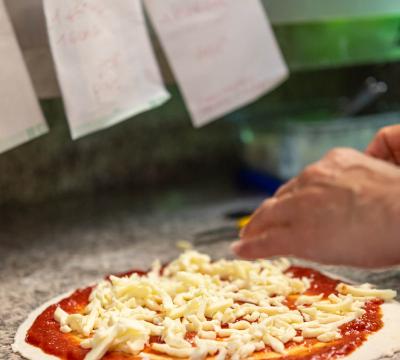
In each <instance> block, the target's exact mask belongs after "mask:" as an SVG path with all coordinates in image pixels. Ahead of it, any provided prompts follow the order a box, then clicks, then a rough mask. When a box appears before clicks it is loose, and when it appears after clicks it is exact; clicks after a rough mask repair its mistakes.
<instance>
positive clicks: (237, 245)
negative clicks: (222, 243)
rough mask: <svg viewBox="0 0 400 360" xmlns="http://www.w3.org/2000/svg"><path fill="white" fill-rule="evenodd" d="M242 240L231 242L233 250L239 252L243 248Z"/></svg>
mask: <svg viewBox="0 0 400 360" xmlns="http://www.w3.org/2000/svg"><path fill="white" fill-rule="evenodd" d="M241 244H242V242H241V241H235V242H234V243H232V244H231V250H232V251H233V252H234V253H235V254H238V252H239V251H240V248H241Z"/></svg>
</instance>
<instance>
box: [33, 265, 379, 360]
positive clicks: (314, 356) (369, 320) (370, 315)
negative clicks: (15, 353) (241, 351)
mask: <svg viewBox="0 0 400 360" xmlns="http://www.w3.org/2000/svg"><path fill="white" fill-rule="evenodd" d="M132 273H138V274H139V275H144V274H145V273H144V272H141V271H129V272H126V273H124V274H119V275H118V276H121V275H130V274H132ZM287 273H290V274H292V275H293V277H296V278H301V277H307V278H309V279H310V280H311V287H310V289H308V290H307V292H306V294H307V295H318V294H321V293H322V294H324V296H328V295H329V294H332V293H334V294H336V293H337V292H336V286H337V284H338V283H339V281H338V280H334V279H331V278H329V277H327V276H325V275H323V274H321V273H320V272H318V271H316V270H312V269H308V268H303V267H297V266H292V267H291V268H289V270H288V271H287ZM91 291H92V287H87V288H85V289H80V290H77V291H75V292H74V293H73V294H72V295H71V296H69V297H68V298H66V299H64V300H62V301H60V302H59V303H58V304H54V305H51V306H49V307H48V308H47V309H46V310H45V311H43V313H42V314H40V315H39V316H38V317H37V318H36V320H35V321H34V323H33V324H32V326H31V328H30V329H29V330H28V333H27V336H26V342H27V343H29V344H31V345H33V346H36V347H38V348H40V349H42V350H43V351H44V352H45V353H47V354H50V355H54V356H57V357H59V358H60V359H63V360H83V359H84V358H85V356H86V354H87V353H88V352H89V350H87V349H83V348H81V347H80V346H79V342H80V340H81V338H79V337H78V336H75V335H72V334H64V333H62V332H61V331H60V330H59V329H60V324H59V323H58V322H57V321H56V320H54V311H55V310H56V308H57V306H60V307H61V308H62V309H63V310H64V311H66V312H68V313H71V314H72V313H82V312H83V310H84V308H85V307H86V305H87V304H88V303H89V296H90V293H91ZM294 300H295V299H294V298H292V297H289V298H288V299H287V301H286V302H287V305H288V306H289V307H290V308H295V304H294ZM381 304H382V301H381V300H372V301H369V302H367V303H366V305H365V310H366V312H365V314H364V315H363V316H361V317H360V318H359V319H356V320H354V321H352V322H350V323H347V324H345V325H343V326H342V327H341V328H340V331H341V335H342V338H341V339H339V340H335V341H332V342H330V343H326V344H325V345H324V346H323V347H319V348H317V349H316V348H315V347H314V345H315V344H316V343H317V342H318V341H317V340H316V339H306V340H305V341H304V342H303V343H301V346H302V349H301V350H300V351H299V352H297V353H296V354H295V355H287V356H282V357H281V358H280V359H281V360H299V359H302V360H328V359H337V358H340V357H342V356H344V355H348V354H350V353H351V352H352V351H354V350H355V349H356V348H357V347H359V346H360V345H361V344H362V343H363V342H364V341H366V339H367V337H368V335H369V334H371V333H373V332H376V331H378V330H379V329H381V328H382V326H383V322H382V314H381V310H380V305H381ZM195 335H196V333H194V332H189V333H187V334H186V339H187V340H188V341H189V342H191V343H192V344H193V340H194V337H195ZM150 342H151V343H154V342H158V343H162V342H163V341H162V339H161V337H158V336H153V337H151V339H150ZM298 345H299V344H297V343H295V342H289V343H287V344H286V348H288V349H289V348H293V347H296V346H298ZM266 351H272V350H271V349H268V348H267V350H266ZM138 359H139V357H138V356H132V355H127V354H124V353H121V352H110V353H107V354H106V355H105V356H104V357H103V360H138Z"/></svg>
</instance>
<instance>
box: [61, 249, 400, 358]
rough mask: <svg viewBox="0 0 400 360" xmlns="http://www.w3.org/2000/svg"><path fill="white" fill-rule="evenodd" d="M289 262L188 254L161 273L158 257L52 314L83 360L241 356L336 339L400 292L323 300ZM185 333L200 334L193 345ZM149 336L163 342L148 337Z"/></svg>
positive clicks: (347, 290)
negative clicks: (144, 270) (289, 301)
mask: <svg viewBox="0 0 400 360" xmlns="http://www.w3.org/2000/svg"><path fill="white" fill-rule="evenodd" d="M289 266H290V264H289V262H288V261H287V260H286V259H280V260H277V261H267V260H258V261H255V262H250V261H239V260H234V261H227V260H220V261H217V262H211V260H210V258H209V257H208V256H207V255H204V254H200V253H198V252H195V251H187V252H185V253H184V254H182V255H181V256H180V257H179V258H178V259H177V260H175V261H173V262H172V263H170V264H169V265H168V266H167V267H166V268H165V269H164V270H163V272H162V275H160V273H161V266H160V263H159V262H156V263H155V264H153V267H152V270H151V271H150V272H149V273H148V274H147V275H145V276H138V275H137V274H132V275H130V276H125V277H116V276H111V277H110V279H109V280H104V281H102V282H100V283H99V284H98V285H97V286H96V287H95V288H94V289H93V291H92V293H91V295H90V299H89V300H90V303H89V304H88V305H87V307H86V309H85V312H84V314H68V313H66V312H65V311H63V310H62V309H61V308H60V307H58V308H57V310H56V311H55V314H54V317H55V319H56V320H57V321H58V322H59V323H60V330H61V331H62V332H65V333H68V332H75V333H77V334H80V335H82V336H84V337H85V339H84V340H82V342H81V344H80V345H81V347H83V348H86V349H91V350H90V351H89V352H88V354H87V355H86V357H85V360H99V359H101V358H102V357H103V356H104V355H105V354H106V352H108V351H122V352H124V353H127V354H132V355H140V356H141V357H142V358H143V359H148V358H149V355H148V354H147V353H146V351H148V350H149V349H151V350H152V351H156V352H159V353H163V354H166V355H169V356H173V357H178V358H190V359H192V360H202V359H204V358H206V357H207V356H208V355H215V356H216V360H224V359H225V358H230V359H232V360H239V359H244V358H247V357H249V356H251V355H252V354H253V353H254V352H256V351H260V350H263V349H265V347H266V346H269V347H270V348H272V349H273V351H275V352H276V353H282V354H283V353H285V344H286V343H288V342H289V341H294V342H297V343H301V342H303V341H304V339H305V338H317V339H318V340H319V341H321V342H329V341H332V340H335V339H338V338H340V336H341V335H340V331H339V327H340V326H341V325H343V324H345V323H347V322H349V321H352V320H354V319H356V318H358V317H360V316H361V315H362V314H363V313H364V312H365V310H364V309H363V306H364V305H365V303H366V301H368V300H370V299H371V298H381V299H384V300H390V299H393V298H394V297H395V296H396V293H395V291H392V290H377V289H373V288H372V287H371V286H370V285H368V284H365V285H362V286H360V287H354V286H349V285H345V284H340V285H339V286H338V288H337V290H338V292H339V295H333V294H332V295H330V296H329V297H328V298H325V299H323V297H322V294H321V295H318V296H308V295H304V293H305V291H306V290H307V289H308V288H309V286H310V280H309V279H307V278H302V279H296V278H292V277H291V276H290V275H289V274H285V273H284V272H285V271H286V270H287V269H288V268H289ZM287 296H292V297H294V298H295V299H296V300H295V301H296V307H297V309H290V308H289V307H288V306H287V305H286V297H287ZM188 332H190V333H193V332H194V333H195V337H194V340H193V341H194V344H193V345H192V343H190V342H189V341H188V338H187V337H186V335H187V333H188ZM151 336H157V337H160V338H161V339H162V343H157V342H150V337H151Z"/></svg>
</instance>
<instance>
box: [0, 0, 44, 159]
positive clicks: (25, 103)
mask: <svg viewBox="0 0 400 360" xmlns="http://www.w3.org/2000/svg"><path fill="white" fill-rule="evenodd" d="M0 54H1V55H0V152H4V151H6V150H9V149H11V148H13V147H15V146H17V145H20V144H22V143H24V142H26V141H29V140H31V139H34V138H36V137H38V136H39V135H42V134H44V133H46V132H47V131H48V128H47V124H46V122H45V120H44V117H43V114H42V112H41V110H40V106H39V103H38V100H37V98H36V95H35V92H34V90H33V86H32V82H31V79H30V78H29V74H28V71H27V69H26V66H25V63H24V60H23V57H22V53H21V50H20V48H19V46H18V43H17V39H16V37H15V33H14V31H13V28H12V26H11V22H10V19H9V16H8V14H7V12H6V8H5V6H4V2H3V0H0Z"/></svg>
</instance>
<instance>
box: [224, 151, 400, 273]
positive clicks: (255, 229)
mask: <svg viewBox="0 0 400 360" xmlns="http://www.w3.org/2000/svg"><path fill="white" fill-rule="evenodd" d="M232 248H233V251H234V252H235V253H236V254H237V255H239V256H241V257H244V258H261V257H269V256H275V255H295V256H298V257H302V258H307V259H312V260H316V261H322V262H325V263H331V264H348V265H357V266H386V265H393V264H397V263H400V168H397V167H395V166H393V165H391V164H388V163H386V162H383V161H381V160H377V159H374V158H372V157H370V156H367V155H365V154H362V153H360V152H358V151H356V150H352V149H335V150H332V151H330V152H329V153H328V154H327V155H326V156H325V157H324V158H323V159H321V160H320V161H318V162H316V163H315V164H313V165H310V166H309V167H308V168H306V169H305V170H304V171H303V172H302V173H301V174H300V175H299V176H298V177H296V178H294V179H292V180H291V181H289V182H288V183H287V184H285V185H284V186H282V187H281V188H280V189H279V190H278V191H277V193H276V194H275V196H274V197H273V198H270V199H267V200H266V201H265V202H264V203H263V204H262V205H261V206H260V207H259V208H258V209H257V211H256V212H255V213H254V215H253V216H252V218H251V220H250V222H249V224H248V225H247V226H246V227H245V228H244V229H243V230H242V232H241V240H240V241H239V242H237V243H234V244H233V246H232Z"/></svg>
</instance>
